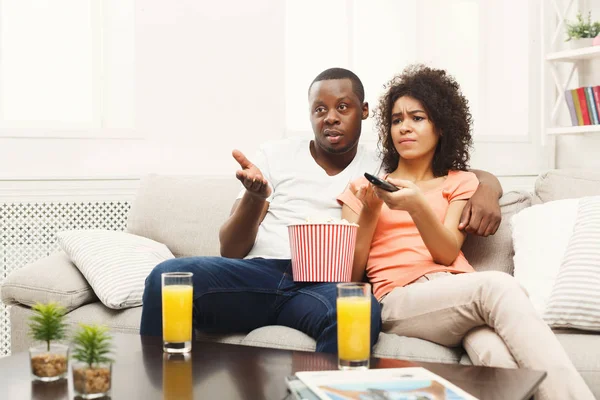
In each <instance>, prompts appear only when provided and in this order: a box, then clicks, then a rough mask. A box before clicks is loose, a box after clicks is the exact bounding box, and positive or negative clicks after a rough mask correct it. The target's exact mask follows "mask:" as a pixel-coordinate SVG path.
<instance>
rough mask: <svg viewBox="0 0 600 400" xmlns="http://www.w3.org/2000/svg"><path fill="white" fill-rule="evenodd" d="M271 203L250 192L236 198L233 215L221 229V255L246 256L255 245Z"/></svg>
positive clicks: (232, 210)
mask: <svg viewBox="0 0 600 400" xmlns="http://www.w3.org/2000/svg"><path fill="white" fill-rule="evenodd" d="M268 209H269V203H268V202H267V201H266V200H264V199H262V200H261V199H258V198H256V197H254V196H252V195H250V194H249V192H246V193H244V196H243V197H242V198H241V199H239V200H236V201H235V203H234V204H233V207H232V208H231V215H230V217H229V219H227V221H225V223H224V224H223V226H222V227H221V230H220V231H219V241H220V242H221V256H223V257H229V258H244V257H245V256H246V255H247V254H248V253H249V252H250V250H251V249H252V246H254V241H255V240H256V234H257V232H258V227H259V226H260V223H261V222H262V220H263V219H264V218H265V215H266V214H267V210H268Z"/></svg>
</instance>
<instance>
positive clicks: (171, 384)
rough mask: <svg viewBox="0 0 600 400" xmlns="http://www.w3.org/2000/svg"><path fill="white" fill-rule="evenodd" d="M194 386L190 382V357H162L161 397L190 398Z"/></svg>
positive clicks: (168, 398)
mask: <svg viewBox="0 0 600 400" xmlns="http://www.w3.org/2000/svg"><path fill="white" fill-rule="evenodd" d="M193 398H194V386H193V382H192V360H191V358H189V357H187V358H181V359H167V357H164V358H163V399H164V400H192V399H193Z"/></svg>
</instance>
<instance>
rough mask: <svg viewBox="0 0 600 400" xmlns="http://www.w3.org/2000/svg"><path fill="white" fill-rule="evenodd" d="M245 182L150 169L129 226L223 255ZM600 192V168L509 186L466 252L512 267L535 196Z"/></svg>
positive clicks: (178, 250) (190, 249)
mask: <svg viewBox="0 0 600 400" xmlns="http://www.w3.org/2000/svg"><path fill="white" fill-rule="evenodd" d="M240 188H241V185H240V184H239V182H238V181H237V180H236V179H235V178H233V177H231V176H222V177H217V176H166V175H149V176H147V177H145V178H144V179H143V180H142V182H141V184H140V189H139V192H138V195H137V196H136V199H135V201H134V203H133V205H132V208H131V211H130V213H129V217H128V219H127V231H128V232H131V233H133V234H136V235H141V236H145V237H148V238H150V239H153V240H156V241H158V242H161V243H164V244H166V245H167V246H168V247H169V249H170V250H171V251H172V252H173V254H175V256H177V257H184V256H199V255H204V256H206V255H212V256H216V255H219V237H218V233H219V228H220V227H221V225H222V224H223V222H224V221H225V220H226V219H227V217H228V216H229V212H230V210H231V206H232V205H233V202H234V201H235V198H236V196H237V194H238V192H239V190H240ZM592 195H600V173H598V172H594V171H589V170H587V171H584V170H553V171H549V172H546V173H544V174H542V175H540V177H539V178H538V179H537V181H536V184H535V192H534V193H533V195H532V194H530V193H528V192H508V193H506V194H505V195H504V196H503V197H502V198H501V199H500V206H501V211H502V223H501V224H500V228H499V229H498V232H497V233H496V234H495V235H493V236H490V237H487V238H483V237H479V236H472V235H469V237H468V238H467V240H466V242H465V244H464V246H463V252H464V253H465V256H466V257H467V259H468V260H469V261H470V262H471V264H472V265H473V267H474V268H475V269H476V270H478V271H488V270H498V271H504V272H507V273H509V274H512V273H513V270H514V265H513V256H514V252H513V246H512V236H511V231H510V218H511V217H512V216H513V215H514V214H516V213H517V212H519V211H521V210H522V209H524V208H526V207H529V206H531V204H532V202H533V203H536V202H538V203H539V202H547V201H552V200H558V199H564V198H574V197H582V196H592Z"/></svg>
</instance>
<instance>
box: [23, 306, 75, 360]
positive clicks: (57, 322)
mask: <svg viewBox="0 0 600 400" xmlns="http://www.w3.org/2000/svg"><path fill="white" fill-rule="evenodd" d="M32 310H33V315H32V316H31V317H29V334H30V336H31V337H32V338H33V339H34V340H38V341H41V342H46V348H47V349H48V351H50V342H52V341H55V340H62V339H64V338H65V337H66V335H67V326H68V325H67V323H66V322H65V316H66V314H67V309H66V308H64V307H62V306H61V305H59V304H58V303H47V304H42V303H36V304H35V305H34V306H33V307H32Z"/></svg>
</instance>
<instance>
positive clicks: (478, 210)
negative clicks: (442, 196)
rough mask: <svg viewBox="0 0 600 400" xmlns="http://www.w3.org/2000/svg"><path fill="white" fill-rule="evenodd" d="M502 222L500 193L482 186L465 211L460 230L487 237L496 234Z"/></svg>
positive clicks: (459, 226) (468, 202)
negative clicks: (499, 201) (499, 202)
mask: <svg viewBox="0 0 600 400" xmlns="http://www.w3.org/2000/svg"><path fill="white" fill-rule="evenodd" d="M501 221H502V214H501V213H500V204H498V192H497V191H495V190H493V189H491V188H489V187H488V186H487V185H481V184H480V185H479V187H478V188H477V190H476V191H475V193H473V197H471V198H470V199H469V201H467V204H466V205H465V208H464V209H463V212H462V215H461V216H460V222H459V224H458V229H460V230H464V231H467V232H469V233H472V234H474V235H479V236H484V237H487V236H489V235H493V234H494V233H496V231H497V230H498V227H499V226H500V222H501Z"/></svg>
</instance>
